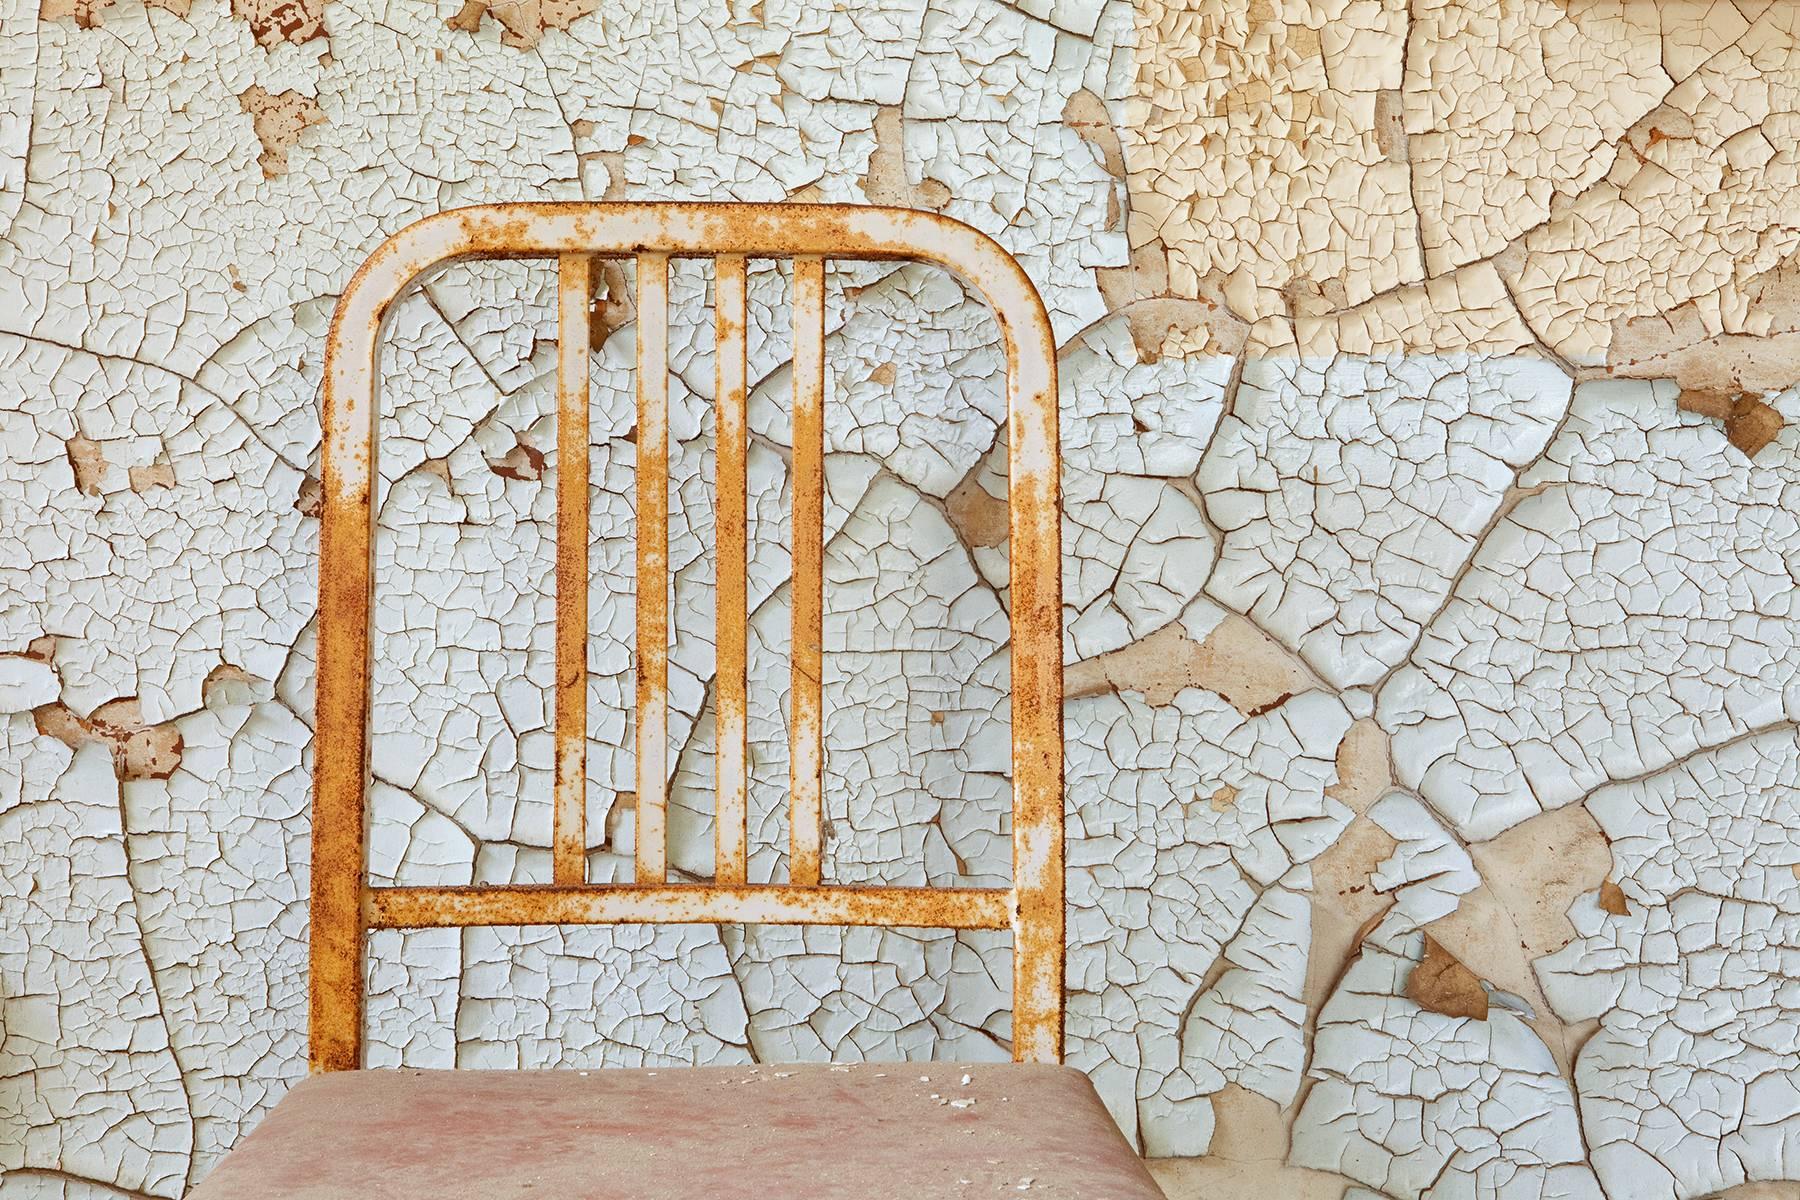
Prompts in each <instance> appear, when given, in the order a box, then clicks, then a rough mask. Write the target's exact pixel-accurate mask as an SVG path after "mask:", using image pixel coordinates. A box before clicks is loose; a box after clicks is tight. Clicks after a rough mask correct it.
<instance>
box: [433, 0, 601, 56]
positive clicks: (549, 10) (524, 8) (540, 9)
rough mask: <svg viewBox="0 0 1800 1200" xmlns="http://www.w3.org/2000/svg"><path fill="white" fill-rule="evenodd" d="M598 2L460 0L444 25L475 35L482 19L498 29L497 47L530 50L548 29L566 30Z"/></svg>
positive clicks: (594, 9)
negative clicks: (492, 19) (491, 22)
mask: <svg viewBox="0 0 1800 1200" xmlns="http://www.w3.org/2000/svg"><path fill="white" fill-rule="evenodd" d="M599 7H600V0H463V6H462V7H461V8H460V9H458V10H457V11H456V14H455V15H454V16H452V17H450V18H449V19H448V20H446V21H445V22H444V24H445V25H447V26H449V27H450V28H451V29H454V30H456V31H458V32H459V33H476V32H478V31H479V30H480V28H481V19H482V18H483V17H492V18H494V21H495V22H496V23H497V24H498V25H499V26H500V31H501V32H500V44H501V45H503V46H511V47H512V48H513V49H515V50H530V49H532V48H533V47H535V46H536V45H537V44H538V43H539V42H540V41H542V40H543V37H544V35H545V34H546V33H548V32H550V31H551V30H552V29H563V30H566V29H568V28H569V27H570V26H572V25H573V24H574V23H575V22H576V21H579V20H580V19H581V18H583V17H585V16H588V15H589V14H591V13H593V12H595V11H596V10H598V9H599Z"/></svg>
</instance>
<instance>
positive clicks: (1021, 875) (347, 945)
mask: <svg viewBox="0 0 1800 1200" xmlns="http://www.w3.org/2000/svg"><path fill="white" fill-rule="evenodd" d="M483 257H509V258H517V257H543V258H554V259H557V260H558V264H559V269H558V289H559V290H558V301H557V303H558V330H559V335H558V336H559V343H560V344H559V347H558V352H557V363H558V366H557V444H558V456H559V464H558V481H557V521H556V529H557V563H556V587H557V612H556V670H555V678H556V695H555V706H554V711H555V719H556V730H555V744H556V754H555V775H554V784H553V801H554V803H553V807H552V813H553V817H552V820H553V828H552V831H551V847H552V854H551V861H552V871H553V882H552V883H551V884H548V885H499V886H481V885H475V886H466V887H374V886H371V885H370V884H369V882H368V879H367V871H366V854H367V847H366V820H367V816H366V812H365V807H366V798H367V784H368V752H369V728H368V723H369V710H370V668H369V663H370V657H369V654H370V631H371V624H370V613H371V587H372V581H373V571H372V566H371V554H372V547H373V522H374V505H373V501H374V492H375V481H376V479H377V478H378V476H377V470H376V457H375V455H376V437H375V429H376V419H377V412H378V407H377V406H378V395H379V389H378V384H379V369H378V359H377V354H378V351H379V347H380V339H381V330H382V325H383V322H384V320H385V318H386V317H387V315H388V314H389V313H390V312H391V311H392V308H393V305H394V302H395V301H396V300H397V299H398V298H399V297H400V296H401V294H402V293H403V292H404V291H405V289H406V288H407V287H408V286H409V285H410V284H412V283H413V282H415V281H416V280H417V279H418V278H419V277H420V276H421V275H422V274H423V273H425V272H427V271H430V270H434V269H436V268H438V267H441V266H443V265H445V264H448V263H451V262H456V261H459V260H466V259H471V258H483ZM677 257H711V258H713V259H715V260H716V262H717V274H716V277H715V286H714V307H715V322H716V329H717V332H718V355H717V368H716V369H717V394H716V403H717V406H718V419H717V423H716V439H717V464H718V466H717V476H716V485H717V486H716V490H717V492H718V496H719V498H718V514H717V522H716V529H717V531H718V535H719V545H718V556H719V557H718V575H719V583H718V605H719V607H718V621H719V629H718V668H719V683H718V688H717V700H716V721H715V724H716V728H717V734H718V738H719V745H718V752H717V757H716V762H717V769H716V774H717V779H718V801H717V847H716V848H717V867H716V874H715V879H714V882H712V883H695V884H670V883H668V882H667V857H668V850H667V837H666V829H665V814H666V799H667V780H668V680H667V671H668V638H669V628H668V604H667V590H668V536H669V535H668V511H667V504H668V371H667V361H668V270H669V261H670V259H671V258H677ZM832 257H837V258H846V259H916V260H920V261H924V262H929V263H933V264H935V265H937V266H940V267H944V268H946V269H948V270H951V271H954V272H956V273H957V274H959V275H961V276H962V277H963V278H964V279H965V280H967V281H968V282H969V283H970V284H971V285H972V286H973V287H974V288H975V289H976V290H977V291H978V292H980V293H981V295H982V296H983V298H984V299H985V300H986V301H987V303H988V304H989V306H990V307H991V308H992V309H993V311H994V314H995V317H996V319H997V320H998V322H999V326H1000V329H1001V332H1002V334H1003V336H1004V338H1005V343H1006V354H1007V419H1008V440H1007V452H1008V467H1009V472H1010V482H1009V493H1008V504H1009V507H1010V512H1011V517H1010V551H1011V568H1010V570H1011V584H1010V586H1011V610H1012V647H1011V655H1012V692H1013V707H1012V722H1013V731H1012V737H1013V747H1012V749H1013V756H1012V774H1013V821H1012V824H1013V876H1012V886H1010V887H1007V888H910V887H860V886H834V885H830V884H826V883H824V882H822V880H821V869H820V868H821V849H820V833H821V818H822V804H823V778H824V750H823V728H824V712H823V692H822V667H823V644H822V643H823V611H824V605H823V597H824V589H823V559H824V418H823V405H824V395H825V384H824V380H825V374H824V349H825V332H824V331H825V319H824V313H825V286H824V277H825V276H824V264H825V260H826V259H827V258H832ZM601 258H634V259H635V260H636V264H637V282H638V326H637V336H638V373H637V374H638V434H637V455H638V465H637V487H638V602H637V603H638V612H637V656H636V658H637V728H638V740H637V761H638V780H637V786H638V797H637V810H636V811H637V823H638V824H637V836H636V854H637V861H636V878H635V881H634V882H633V883H630V884H613V885H602V886H595V885H590V884H589V883H588V882H587V866H586V852H587V850H586V848H587V832H586V829H585V819H586V721H587V711H586V678H587V642H588V613H587V581H588V562H587V534H588V510H587V505H588V485H589V479H588V469H587V461H588V448H589V431H588V425H587V418H588V385H589V378H588V373H589V367H588V361H589V354H590V352H591V350H592V346H591V344H590V333H589V330H590V328H591V322H590V310H591V306H592V303H593V279H594V275H595V271H594V269H593V268H594V265H595V260H596V259H601ZM750 258H790V259H792V260H793V262H794V302H793V309H794V359H793V364H794V366H793V378H794V401H793V416H794V419H793V430H794V472H793V474H794V484H793V494H794V512H793V536H794V554H793V563H794V567H793V589H792V592H793V602H792V612H793V652H792V654H793V658H792V684H791V698H792V715H791V719H790V722H789V723H790V730H789V737H790V741H791V744H790V754H789V761H790V764H791V766H790V779H789V790H790V797H789V799H790V826H791V830H792V843H791V847H790V870H789V881H788V882H787V883H772V884H750V883H748V882H747V881H746V873H747V865H746V864H747V858H748V854H747V832H748V830H747V816H746V813H747V784H746V777H747V771H746V765H747V753H746V736H747V705H746V701H745V658H746V629H745V625H746V619H747V612H746V603H745V602H746V579H745V572H746V566H747V561H746V560H747V547H746V529H747V521H746V512H745V504H746V497H745V486H746V470H745V458H746V448H747V444H748V438H747V424H748V419H747V414H746V408H747V395H746V383H745V365H744V364H745V325H746V308H745V275H746V262H747V260H748V259H750ZM321 459H322V467H321V475H322V482H323V500H324V506H323V513H322V522H323V528H322V530H321V545H320V555H321V564H322V566H321V570H320V572H319V628H318V685H317V686H318V694H317V714H318V718H317V719H318V728H317V737H316V740H315V746H316V763H315V785H314V808H313V868H312V945H311V954H312V975H311V983H310V1005H311V1012H310V1030H311V1035H310V1036H311V1045H310V1059H311V1067H312V1069H313V1070H314V1071H338V1070H349V1069H353V1068H356V1067H358V1066H359V1065H361V1055H362V1021H363V953H364V942H365V937H366V934H367V931H368V930H370V929H378V928H438V927H453V926H465V925H527V924H532V925H537V924H577V923H579V924H611V923H625V922H631V923H650V924H659V923H660V924H666V923H681V922H733V923H749V924H755V923H770V924H813V925H890V926H892V925H900V926H922V927H938V928H949V929H1010V930H1011V931H1012V934H1013V1056H1014V1058H1015V1059H1017V1060H1019V1061H1021V1062H1025V1061H1037V1062H1054V1061H1059V1060H1060V1058H1061V1056H1062V1009H1063V978H1062V976H1063V939H1064V934H1063V796H1062V783H1063V775H1062V771H1063V767H1062V666H1061V664H1062V634H1061V627H1062V626H1061V622H1062V596H1061V577H1060V572H1061V552H1060V503H1059V492H1058V480H1057V476H1058V470H1059V459H1058V450H1057V412H1056V358H1055V344H1054V340H1053V337H1052V334H1051V329H1050V323H1049V319H1048V316H1047V315H1046V313H1045V311H1044V306H1043V302H1042V301H1041V300H1040V299H1039V297H1038V294H1037V291H1036V290H1035V289H1034V288H1033V287H1032V285H1031V281H1030V280H1029V279H1028V278H1027V277H1026V275H1025V272H1024V271H1023V269H1021V268H1020V267H1019V265H1018V263H1016V262H1015V261H1014V260H1013V259H1012V258H1011V256H1009V255H1008V254H1007V253H1006V252H1005V251H1004V250H1002V249H1001V248H1000V247H999V245H997V244H996V243H995V242H993V241H992V240H991V239H989V238H987V237H986V236H985V235H983V234H981V233H979V232H977V231H975V230H973V229H971V228H969V227H968V226H966V225H962V224H960V223H958V222H955V221H952V220H949V219H948V218H945V217H941V216H938V215H936V214H931V213H920V212H911V211H907V210H903V209H891V208H873V207H855V206H845V205H756V204H623V203H597V204H588V203H577V204H504V205H490V206H484V207H479V208H468V209H459V210H455V211H452V212H446V213H440V214H437V215H436V216H431V217H427V218H425V219H424V220H422V221H419V222H416V223H415V224H413V225H411V226H408V227H407V228H406V229H403V230H401V231H400V232H399V233H397V234H395V235H394V236H393V237H391V238H389V239H388V240H387V241H386V242H385V243H383V244H382V246H381V247H380V248H379V249H377V250H376V251H375V253H374V254H373V255H371V256H370V258H369V259H368V261H367V262H365V263H364V264H363V265H362V267H361V268H360V269H359V270H358V271H357V272H356V274H355V276H354V277H353V278H352V279H351V281H350V284H349V286H348V287H347V288H346V289H345V292H344V295H343V297H342V299H341V300H340V301H339V303H338V308H337V313H336V316H335V317H334V318H333V320H332V325H331V331H330V334H329V336H328V340H327V346H326V364H325V389H324V445H323V449H322V451H321Z"/></svg>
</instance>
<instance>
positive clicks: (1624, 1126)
mask: <svg viewBox="0 0 1800 1200" xmlns="http://www.w3.org/2000/svg"><path fill="white" fill-rule="evenodd" d="M1797 779H1800V736H1797V735H1796V733H1795V731H1794V730H1793V728H1792V727H1789V728H1785V729H1781V730H1778V731H1774V732H1770V733H1765V734H1761V735H1758V736H1756V737H1751V738H1746V739H1743V740H1741V741H1738V742H1734V743H1732V744H1731V745H1729V746H1726V747H1723V748H1721V749H1718V750H1714V751H1711V752H1709V753H1706V754H1701V755H1696V756H1694V757H1692V758H1689V759H1688V760H1686V761H1685V762H1683V763H1681V764H1680V765H1678V766H1674V767H1671V768H1669V769H1668V770H1665V771H1662V772H1659V773H1657V774H1654V775H1651V776H1649V777H1647V778H1645V779H1642V780H1633V781H1631V782H1629V783H1620V784H1614V785H1612V786H1610V787H1606V788H1602V789H1600V790H1599V791H1597V792H1595V793H1594V795H1593V796H1591V797H1590V798H1589V799H1588V808H1589V810H1590V811H1591V812H1592V813H1593V814H1594V817H1595V819H1596V820H1598V821H1599V822H1600V827H1601V828H1602V829H1603V830H1605V831H1606V834H1607V836H1608V838H1610V839H1611V841H1612V850H1613V863H1614V868H1615V873H1614V879H1615V882H1617V884H1618V886H1619V888H1620V889H1621V890H1622V891H1623V893H1624V897H1625V908H1626V910H1627V911H1626V912H1624V913H1622V914H1615V913H1613V912H1608V911H1605V910H1603V909H1602V908H1601V907H1600V906H1599V904H1598V903H1597V902H1596V898H1595V897H1593V896H1588V897H1583V898H1582V899H1581V900H1578V901H1577V902H1576V904H1575V906H1574V907H1573V908H1572V909H1571V910H1570V914H1569V915H1570V917H1571V919H1572V920H1573V921H1574V923H1575V928H1576V930H1577V931H1578V933H1579V934H1580V936H1579V937H1578V938H1577V939H1576V940H1575V941H1574V942H1572V943H1571V944H1570V945H1569V946H1568V947H1567V948H1566V949H1564V950H1562V951H1561V952H1560V953H1557V954H1554V955H1551V956H1550V957H1549V958H1546V959H1543V960H1541V961H1540V962H1539V964H1538V971H1539V975H1540V978H1541V979H1542V981H1543V984H1544V991H1545V994H1546V995H1547V996H1548V997H1549V999H1550V1002H1551V1004H1552V1005H1554V1006H1555V1007H1556V1009H1557V1012H1558V1014H1559V1015H1561V1016H1562V1017H1563V1018H1564V1019H1566V1020H1585V1019H1588V1018H1599V1021H1600V1029H1599V1031H1598V1032H1597V1033H1595V1034H1594V1036H1593V1038H1592V1039H1591V1040H1589V1041H1588V1043H1587V1044H1586V1045H1585V1046H1583V1047H1582V1050H1581V1057H1580V1059H1579V1060H1578V1062H1577V1064H1576V1069H1575V1085H1576V1088H1577V1090H1578V1092H1579V1094H1580V1098H1581V1113H1582V1121H1583V1127H1584V1129H1585V1130H1586V1133H1587V1138H1588V1144H1589V1146H1590V1147H1591V1148H1592V1151H1593V1156H1594V1168H1595V1170H1596V1171H1597V1172H1598V1173H1599V1176H1600V1180H1601V1182H1602V1183H1604V1184H1605V1185H1606V1186H1607V1188H1608V1191H1609V1192H1610V1193H1611V1194H1612V1195H1615V1196H1627V1195H1629V1196H1642V1197H1645V1200H1665V1198H1676V1197H1680V1198H1685V1197H1692V1196H1706V1195H1710V1194H1712V1193H1713V1192H1715V1191H1719V1190H1721V1189H1724V1188H1728V1187H1731V1186H1733V1185H1735V1184H1738V1183H1742V1182H1744V1181H1746V1180H1776V1179H1785V1178H1790V1177H1791V1172H1792V1165H1791V1163H1792V1150H1791V1147H1792V1145H1793V1141H1794V1138H1795V1136H1796V1133H1797V1132H1800V1116H1797V1115H1796V1114H1797V1113H1800V1105H1796V1097H1800V1051H1797V1050H1796V1048H1795V1044H1794V1038H1793V1036H1792V1031H1793V1030H1794V1029H1795V1028H1796V1025H1797V1023H1800V1003H1797V1001H1796V996H1795V994H1794V977H1795V975H1796V972H1797V971H1800V879H1796V877H1795V870H1794V868H1795V866H1796V864H1800V847H1797V846H1796V843H1795V839H1794V836H1793V830H1794V827H1795V825H1796V823H1800V807H1797V806H1800V794H1797V793H1796V791H1795V781H1796V780H1797ZM1678 1064H1693V1068H1692V1069H1691V1070H1676V1069H1672V1068H1673V1067H1675V1066H1677V1065H1678Z"/></svg>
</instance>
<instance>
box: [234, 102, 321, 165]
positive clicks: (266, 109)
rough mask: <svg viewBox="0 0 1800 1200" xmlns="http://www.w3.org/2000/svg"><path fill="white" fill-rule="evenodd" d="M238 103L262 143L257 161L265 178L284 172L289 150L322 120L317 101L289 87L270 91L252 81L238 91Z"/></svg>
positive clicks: (257, 138)
mask: <svg viewBox="0 0 1800 1200" xmlns="http://www.w3.org/2000/svg"><path fill="white" fill-rule="evenodd" d="M238 103H239V105H240V106H241V107H242V108H243V111H244V112H246V113H248V114H249V116H250V121H251V124H252V125H253V126H254V128H255V130H256V140H257V141H259V142H261V143H262V154H261V156H260V157H258V158H257V160H256V161H257V162H258V163H259V164H260V165H261V166H262V170H263V178H264V179H274V178H275V177H276V176H277V175H285V174H287V169H288V151H289V150H290V149H292V148H293V147H294V146H295V145H296V144H297V143H298V142H299V141H300V135H301V134H302V133H304V132H305V131H306V130H307V129H308V128H309V127H311V126H313V125H323V124H324V123H325V110H324V109H322V108H320V107H319V102H318V101H317V100H314V99H313V98H312V97H311V96H307V95H303V94H302V93H300V92H297V91H294V90H293V89H291V88H290V89H289V90H287V91H285V92H274V93H272V92H270V91H269V90H268V89H266V88H264V87H263V86H262V85H261V84H253V85H251V86H250V87H249V88H247V89H245V90H244V91H243V92H241V93H239V95H238Z"/></svg>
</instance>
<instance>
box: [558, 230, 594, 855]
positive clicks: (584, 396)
mask: <svg viewBox="0 0 1800 1200" xmlns="http://www.w3.org/2000/svg"><path fill="white" fill-rule="evenodd" d="M591 266H592V264H591V262H590V261H589V259H588V257H587V256H586V255H585V254H564V255H563V256H562V258H561V261H560V263H559V269H558V272H557V293H556V338H557V346H556V776H555V783H554V785H553V794H554V809H553V814H554V815H553V817H552V822H553V828H552V830H551V839H550V844H551V863H552V870H553V872H554V877H555V879H556V882H557V883H562V884H574V883H585V882H586V881H587V649H588V445H589V438H588V353H589V350H590V347H589V344H588V343H589V339H590V337H591V333H590V317H589V314H590V312H591V310H592V308H593V275H594V273H593V271H592V270H591Z"/></svg>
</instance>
